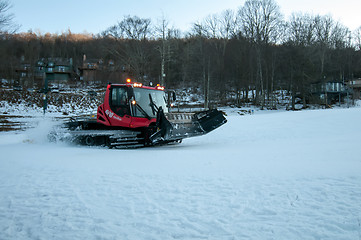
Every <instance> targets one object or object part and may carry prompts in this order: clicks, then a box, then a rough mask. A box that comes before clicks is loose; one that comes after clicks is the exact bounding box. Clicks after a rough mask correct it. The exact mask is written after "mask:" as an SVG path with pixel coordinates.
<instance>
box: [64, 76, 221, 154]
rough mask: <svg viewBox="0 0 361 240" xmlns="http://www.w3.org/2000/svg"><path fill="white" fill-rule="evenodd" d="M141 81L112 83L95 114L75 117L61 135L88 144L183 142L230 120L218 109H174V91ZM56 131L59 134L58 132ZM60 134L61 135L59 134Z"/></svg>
mask: <svg viewBox="0 0 361 240" xmlns="http://www.w3.org/2000/svg"><path fill="white" fill-rule="evenodd" d="M164 90H165V89H164V87H162V86H159V85H158V86H156V87H149V86H144V85H143V84H141V83H131V82H130V81H127V83H125V84H109V85H108V86H107V89H106V92H105V98H104V102H103V104H101V105H100V106H99V107H98V111H97V116H96V118H95V117H94V118H90V117H79V118H72V119H70V121H68V122H66V123H65V126H64V129H65V130H64V132H65V134H60V135H61V137H60V139H62V140H64V139H65V140H67V141H71V142H75V143H77V144H82V145H89V146H107V147H110V148H137V147H144V146H155V145H162V144H167V143H174V142H178V143H180V142H182V140H183V139H184V138H189V137H194V136H200V135H204V134H207V133H209V132H211V131H213V130H214V129H216V128H218V127H220V126H222V125H223V124H225V123H226V122H227V120H226V118H225V117H224V116H223V113H222V112H221V111H218V110H215V109H213V110H207V111H200V112H195V113H173V112H169V111H168V108H169V107H170V106H171V102H172V101H174V100H175V94H174V92H168V94H166V92H165V91H164ZM57 135H59V134H58V133H57ZM57 138H59V137H57Z"/></svg>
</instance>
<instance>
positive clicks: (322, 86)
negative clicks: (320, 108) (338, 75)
mask: <svg viewBox="0 0 361 240" xmlns="http://www.w3.org/2000/svg"><path fill="white" fill-rule="evenodd" d="M349 94H350V91H349V89H348V88H347V86H346V85H345V84H343V83H342V82H318V83H314V84H312V85H311V95H312V99H313V101H314V102H315V103H320V104H326V105H330V104H334V103H341V102H344V100H345V97H346V96H348V95H349Z"/></svg>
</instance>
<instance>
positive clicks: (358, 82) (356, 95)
mask: <svg viewBox="0 0 361 240" xmlns="http://www.w3.org/2000/svg"><path fill="white" fill-rule="evenodd" d="M347 85H348V87H349V88H350V89H351V90H352V95H353V99H360V97H361V78H359V79H354V80H351V81H349V82H348V83H347Z"/></svg>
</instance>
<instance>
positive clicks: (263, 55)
mask: <svg viewBox="0 0 361 240" xmlns="http://www.w3.org/2000/svg"><path fill="white" fill-rule="evenodd" d="M360 47H361V27H360V28H359V29H358V30H356V31H354V32H352V31H350V30H349V29H348V28H347V27H345V26H343V25H342V24H340V23H339V22H337V21H335V20H334V19H333V18H332V17H331V16H328V15H326V16H320V15H310V14H304V13H295V14H293V15H292V16H291V17H290V18H289V19H288V20H287V21H286V20H284V18H283V16H282V14H281V13H280V10H279V7H278V5H277V3H276V2H274V1H273V0H247V1H246V2H245V4H244V5H243V6H241V7H240V8H239V9H238V10H237V11H233V10H227V11H225V12H222V13H220V14H215V15H210V16H209V17H207V18H206V19H204V20H203V21H200V22H197V23H194V24H193V27H192V29H191V30H190V31H189V32H188V33H186V34H182V33H181V32H180V31H179V30H177V29H174V28H170V27H169V23H168V21H167V20H166V19H161V21H159V23H157V24H153V23H152V22H151V20H150V19H143V18H139V17H137V16H133V17H131V16H126V17H124V18H123V20H121V21H120V22H118V23H117V24H115V25H114V26H112V27H110V28H108V29H106V30H105V31H104V32H102V33H101V34H99V35H96V36H95V35H91V34H89V35H87V34H74V33H71V32H70V30H69V31H68V32H66V33H63V34H60V35H52V34H37V33H34V32H28V33H20V34H2V36H1V39H0V74H1V75H0V77H1V78H5V79H13V78H14V74H15V68H16V67H17V66H19V64H21V62H24V61H25V62H27V63H30V64H33V63H34V62H35V61H37V60H38V59H40V58H50V57H62V58H72V59H73V64H74V66H80V65H81V64H82V61H83V56H84V55H86V56H87V58H93V59H102V60H103V61H108V60H113V61H114V63H115V70H116V71H127V72H129V73H131V75H132V76H133V78H134V79H136V81H140V82H144V83H148V82H150V81H151V82H153V83H160V84H162V85H166V86H167V87H168V88H173V89H184V88H192V89H195V90H198V91H201V92H202V93H203V94H204V97H205V105H206V107H207V106H208V103H209V102H219V101H224V102H226V101H229V100H230V99H232V101H233V103H236V104H241V103H243V102H247V101H253V102H254V103H255V104H257V105H261V106H262V107H263V106H266V107H273V106H274V104H275V102H274V100H275V96H274V94H275V92H276V91H278V90H287V91H288V92H289V93H290V94H291V95H292V96H293V106H294V99H295V96H296V95H297V96H298V97H301V98H302V99H303V100H304V101H303V102H304V103H306V102H307V99H308V97H309V95H310V86H311V84H313V83H317V82H321V83H322V82H329V81H333V82H342V83H346V82H347V81H349V80H352V79H355V78H360V77H361V51H360ZM104 81H107V80H106V79H104Z"/></svg>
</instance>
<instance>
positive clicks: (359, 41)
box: [353, 26, 361, 50]
mask: <svg viewBox="0 0 361 240" xmlns="http://www.w3.org/2000/svg"><path fill="white" fill-rule="evenodd" d="M353 39H354V44H355V47H356V49H357V50H361V26H360V27H359V28H357V29H356V30H355V31H354V33H353Z"/></svg>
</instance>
